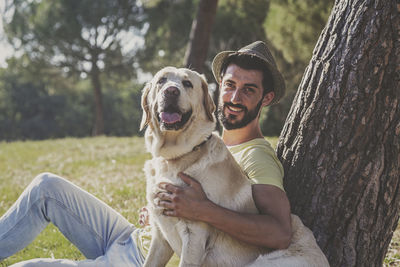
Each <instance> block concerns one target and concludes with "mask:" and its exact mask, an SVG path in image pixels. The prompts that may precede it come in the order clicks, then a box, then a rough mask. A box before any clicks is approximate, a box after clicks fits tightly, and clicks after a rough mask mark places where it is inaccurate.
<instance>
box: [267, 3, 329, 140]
mask: <svg viewBox="0 0 400 267" xmlns="http://www.w3.org/2000/svg"><path fill="white" fill-rule="evenodd" d="M333 2H334V1H333V0H304V1H299V0H284V1H277V0H272V1H271V5H270V10H269V12H268V16H267V19H266V20H265V22H264V28H265V31H266V34H267V37H268V40H269V41H270V43H271V45H272V49H273V52H274V55H275V58H276V61H277V64H278V66H279V69H280V70H281V72H282V74H283V76H284V77H285V82H286V97H285V98H283V99H282V100H281V102H280V103H279V104H277V105H274V106H272V107H269V108H267V109H265V111H264V113H263V117H262V121H261V128H262V131H263V133H264V134H266V135H279V133H280V131H281V129H282V127H283V125H284V122H285V119H286V116H287V114H288V112H289V109H290V107H291V104H292V102H293V98H294V95H295V93H296V90H297V87H298V86H299V84H300V81H301V77H302V76H303V72H304V70H305V68H306V66H307V65H308V62H309V60H310V58H311V55H312V51H313V49H314V47H315V44H316V42H317V39H318V37H319V35H320V33H321V31H322V29H323V27H324V26H325V24H326V22H327V20H328V16H329V13H330V10H331V8H332V5H333Z"/></svg>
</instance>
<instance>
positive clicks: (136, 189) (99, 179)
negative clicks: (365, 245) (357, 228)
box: [0, 137, 400, 267]
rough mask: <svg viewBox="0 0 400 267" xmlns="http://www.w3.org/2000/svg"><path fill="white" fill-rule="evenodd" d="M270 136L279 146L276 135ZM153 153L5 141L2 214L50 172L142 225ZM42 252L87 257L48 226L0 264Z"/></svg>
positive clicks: (124, 145) (390, 260)
mask: <svg viewBox="0 0 400 267" xmlns="http://www.w3.org/2000/svg"><path fill="white" fill-rule="evenodd" d="M268 139H269V140H270V142H271V143H272V145H273V146H275V145H276V142H277V138H276V137H275V138H268ZM149 158H150V155H149V154H148V153H147V152H146V151H145V148H144V139H143V138H140V137H132V138H114V137H96V138H83V139H75V138H67V139H59V140H46V141H28V142H12V143H5V142H0V216H1V215H2V214H4V213H5V212H6V210H7V209H8V208H9V207H10V206H11V205H12V204H13V203H14V202H15V200H16V199H17V198H18V196H19V195H20V194H21V193H22V191H23V190H24V188H25V187H26V186H27V185H28V184H29V182H30V181H31V180H32V179H33V178H34V177H35V176H36V175H38V174H39V173H41V172H44V171H48V172H53V173H56V174H58V175H60V176H63V177H65V178H67V179H68V180H70V181H71V182H73V183H75V184H76V185H78V186H80V187H81V188H83V189H85V190H87V191H89V192H90V193H92V194H93V195H95V196H97V197H98V198H100V199H101V200H103V201H104V202H106V203H107V204H108V205H110V206H111V207H113V208H114V209H116V210H117V211H118V212H120V213H121V214H122V215H123V216H125V218H127V219H128V220H129V221H130V222H132V223H133V224H135V225H136V226H138V224H137V222H138V212H137V211H138V210H139V209H140V208H141V207H142V206H144V205H145V178H144V174H143V172H142V168H143V164H144V162H145V161H146V160H147V159H149ZM39 257H40V258H68V259H75V260H79V259H84V257H83V256H82V254H81V253H80V252H79V251H78V250H77V249H76V248H75V247H74V246H73V245H72V244H71V243H70V242H69V241H68V240H66V239H65V237H64V236H63V235H62V234H61V233H60V232H59V231H58V230H57V229H56V228H55V227H54V226H53V225H49V227H47V228H46V229H45V230H44V231H43V232H42V233H41V234H40V235H39V236H38V237H37V238H36V240H35V241H34V242H33V243H31V244H30V245H29V246H28V247H26V248H25V249H23V250H22V251H20V252H18V253H17V254H15V255H13V256H11V257H9V258H7V259H6V260H4V261H3V262H0V267H3V266H9V265H11V264H13V263H16V262H19V261H22V260H27V259H32V258H39ZM177 260H178V259H177V258H174V259H173V260H172V264H170V266H171V265H174V264H175V263H176V262H177ZM384 266H400V229H398V231H396V232H395V234H394V238H393V240H392V243H391V246H390V248H389V251H388V253H387V255H386V259H385V263H384Z"/></svg>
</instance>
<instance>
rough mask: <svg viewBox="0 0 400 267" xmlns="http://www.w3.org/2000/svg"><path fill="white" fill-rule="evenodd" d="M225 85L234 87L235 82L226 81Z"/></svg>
mask: <svg viewBox="0 0 400 267" xmlns="http://www.w3.org/2000/svg"><path fill="white" fill-rule="evenodd" d="M225 86H226V87H233V86H234V85H233V83H231V82H226V83H225Z"/></svg>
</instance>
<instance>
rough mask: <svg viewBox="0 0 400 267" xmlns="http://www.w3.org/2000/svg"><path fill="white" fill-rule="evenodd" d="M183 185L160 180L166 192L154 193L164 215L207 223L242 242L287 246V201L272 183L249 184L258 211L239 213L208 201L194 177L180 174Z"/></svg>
mask: <svg viewBox="0 0 400 267" xmlns="http://www.w3.org/2000/svg"><path fill="white" fill-rule="evenodd" d="M179 177H180V178H182V180H183V181H184V182H185V183H187V184H188V186H187V187H179V186H174V185H172V184H167V183H163V184H161V185H160V187H161V188H162V189H164V190H166V191H167V193H165V192H161V193H159V194H158V197H159V198H160V202H159V206H160V207H163V208H165V211H164V214H165V215H167V216H174V217H181V218H185V219H189V220H196V221H202V222H205V223H208V224H210V225H212V226H214V227H215V228H217V229H219V230H221V231H223V232H226V233H227V234H229V235H231V236H233V237H235V238H236V239H239V240H241V241H244V242H246V243H249V244H252V245H256V246H261V247H268V248H271V249H285V248H287V247H288V246H289V243H290V239H291V234H292V229H291V219H290V205H289V200H288V199H287V196H286V194H285V192H284V191H282V190H281V189H279V188H277V187H275V186H272V185H263V184H255V185H252V192H253V199H254V202H255V204H256V206H257V208H258V210H259V212H260V214H249V213H239V212H236V211H232V210H229V209H226V208H223V207H221V206H218V205H216V204H215V203H213V202H212V201H210V200H209V199H208V198H207V196H206V194H205V193H204V191H203V189H202V187H201V185H200V183H199V182H197V181H196V180H195V179H193V178H191V177H189V176H187V175H185V174H183V173H181V174H179Z"/></svg>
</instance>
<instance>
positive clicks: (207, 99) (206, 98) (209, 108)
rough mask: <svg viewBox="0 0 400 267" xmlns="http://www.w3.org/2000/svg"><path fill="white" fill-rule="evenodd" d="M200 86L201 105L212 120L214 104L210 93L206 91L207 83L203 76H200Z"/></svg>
mask: <svg viewBox="0 0 400 267" xmlns="http://www.w3.org/2000/svg"><path fill="white" fill-rule="evenodd" d="M201 88H202V89H203V105H204V109H205V111H206V114H207V118H208V119H209V120H210V121H214V119H215V118H214V112H215V108H216V107H215V104H214V101H213V99H212V98H211V95H210V94H209V93H208V84H207V81H206V79H205V78H204V76H202V78H201Z"/></svg>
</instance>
